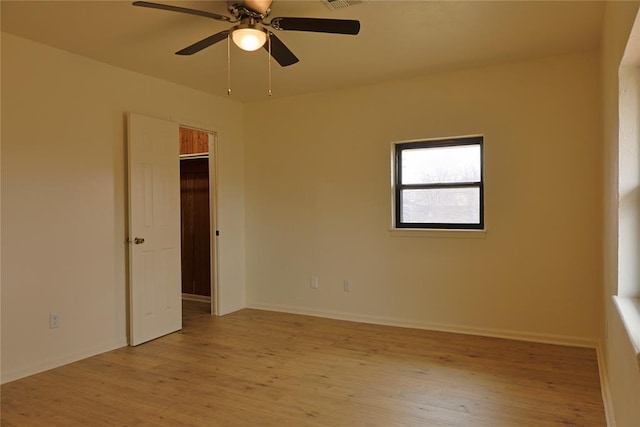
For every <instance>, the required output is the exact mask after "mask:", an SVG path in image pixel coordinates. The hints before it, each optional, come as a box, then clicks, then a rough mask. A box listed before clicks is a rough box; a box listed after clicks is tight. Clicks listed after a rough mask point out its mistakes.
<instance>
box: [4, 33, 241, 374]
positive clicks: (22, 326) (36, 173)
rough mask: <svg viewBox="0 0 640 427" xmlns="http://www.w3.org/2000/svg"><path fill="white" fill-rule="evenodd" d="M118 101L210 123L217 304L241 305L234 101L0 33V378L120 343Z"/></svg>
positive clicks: (122, 108) (122, 214)
mask: <svg viewBox="0 0 640 427" xmlns="http://www.w3.org/2000/svg"><path fill="white" fill-rule="evenodd" d="M127 111H133V112H137V113H142V114H147V115H151V116H156V117H160V118H164V119H168V120H174V121H178V122H180V123H182V124H187V125H191V126H197V127H201V128H204V129H207V130H212V131H215V132H217V134H218V142H219V145H218V154H219V160H218V177H219V188H220V191H219V195H218V197H219V209H218V228H219V229H220V230H221V236H220V238H219V261H220V262H219V264H220V269H219V277H220V298H221V303H222V306H221V307H220V311H221V313H227V312H230V311H233V310H236V309H239V308H242V307H243V306H244V299H245V296H244V247H243V244H244V218H243V215H244V194H243V189H244V182H243V181H244V169H243V161H244V151H243V138H244V135H243V131H242V129H243V119H242V117H243V107H242V105H241V104H239V103H236V102H232V101H229V100H225V99H222V98H218V97H214V96H211V95H208V94H205V93H202V92H197V91H194V90H190V89H186V88H184V87H181V86H178V85H175V84H171V83H167V82H164V81H160V80H156V79H152V78H149V77H146V76H143V75H140V74H135V73H131V72H128V71H124V70H121V69H118V68H114V67H111V66H107V65H105V64H102V63H98V62H95V61H91V60H88V59H86V58H82V57H79V56H76V55H72V54H69V53H66V52H63V51H60V50H56V49H52V48H49V47H46V46H44V45H40V44H36V43H33V42H30V41H27V40H25V39H21V38H17V37H15V36H12V35H9V34H3V36H2V123H3V127H2V151H3V153H2V193H1V194H2V255H3V258H2V274H1V275H2V344H3V347H2V380H3V381H7V380H10V379H13V378H17V377H20V376H23V375H26V374H30V373H33V372H37V371H40V370H43V369H47V368H50V367H53V366H56V365H59V364H62V363H65V362H69V361H71V360H75V359H78V358H81V357H84V356H88V355H91V354H95V353H99V352H101V351H104V350H108V349H111V348H114V347H118V346H121V345H124V344H125V343H126V298H125V296H126V281H125V279H126V272H125V261H126V254H125V243H124V242H125V238H126V236H125V218H126V206H125V200H126V181H125V170H126V168H125V128H124V123H125V119H124V115H125V112H127ZM176 143H177V142H176ZM50 312H56V313H59V314H60V318H61V327H60V329H57V330H49V329H48V314H49V313H50Z"/></svg>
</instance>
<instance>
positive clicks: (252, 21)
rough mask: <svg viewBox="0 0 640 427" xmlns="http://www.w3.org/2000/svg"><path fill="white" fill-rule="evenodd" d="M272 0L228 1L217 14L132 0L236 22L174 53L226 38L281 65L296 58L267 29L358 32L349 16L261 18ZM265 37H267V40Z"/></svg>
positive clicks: (186, 52) (185, 52) (268, 11)
mask: <svg viewBox="0 0 640 427" xmlns="http://www.w3.org/2000/svg"><path fill="white" fill-rule="evenodd" d="M272 2H273V0H244V1H240V2H228V3H229V6H228V9H229V12H230V13H231V15H232V16H231V17H230V16H225V15H218V14H216V13H212V12H206V11H203V10H196V9H188V8H184V7H179V6H172V5H167V4H161V3H152V2H147V1H135V2H133V5H134V6H140V7H148V8H152V9H162V10H168V11H172V12H180V13H187V14H190V15H198V16H204V17H206V18H211V19H215V20H218V21H224V22H228V23H230V24H236V25H234V26H233V27H231V28H229V29H228V30H224V31H220V32H219V33H216V34H213V35H211V36H209V37H207V38H204V39H202V40H200V41H198V42H196V43H194V44H192V45H190V46H187V47H185V48H184V49H181V50H179V51H177V52H176V55H193V54H194V53H197V52H200V51H201V50H203V49H205V48H207V47H209V46H212V45H214V44H216V43H218V42H220V41H222V40H224V39H227V38H229V36H231V39H232V40H233V42H234V43H235V44H236V45H237V46H238V47H239V48H240V49H242V50H246V51H255V50H258V49H260V48H261V47H264V48H265V49H266V50H267V51H268V52H269V53H270V54H271V56H272V57H273V59H275V60H276V61H277V62H278V64H280V65H281V66H283V67H287V66H289V65H293V64H295V63H296V62H298V61H299V59H298V58H297V57H296V56H295V55H294V54H293V52H291V50H289V48H288V47H287V46H285V44H284V43H283V42H282V41H281V40H280V39H279V38H278V37H277V36H276V35H275V34H274V33H273V32H272V31H271V29H274V30H279V31H307V32H314V33H331V34H350V35H356V34H358V33H359V32H360V22H359V21H356V20H351V19H325V18H291V17H284V18H273V19H271V20H270V21H269V22H263V21H264V20H265V19H266V18H267V17H268V16H269V15H270V14H271V4H272ZM267 40H268V41H269V42H268V43H267Z"/></svg>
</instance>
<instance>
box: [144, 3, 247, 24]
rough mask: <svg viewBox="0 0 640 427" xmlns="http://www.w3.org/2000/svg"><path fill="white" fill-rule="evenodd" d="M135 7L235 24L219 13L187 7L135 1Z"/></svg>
mask: <svg viewBox="0 0 640 427" xmlns="http://www.w3.org/2000/svg"><path fill="white" fill-rule="evenodd" d="M133 5H134V6H140V7H149V8H151V9H162V10H170V11H172V12H180V13H188V14H190V15H198V16H204V17H206V18H212V19H217V20H218V21H226V22H235V21H233V20H232V19H231V18H229V17H228V16H224V15H218V14H217V13H212V12H205V11H204V10H196V9H187V8H186V7H179V6H171V5H168V4H160V3H151V2H148V1H134V2H133Z"/></svg>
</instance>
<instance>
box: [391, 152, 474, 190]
mask: <svg viewBox="0 0 640 427" xmlns="http://www.w3.org/2000/svg"><path fill="white" fill-rule="evenodd" d="M401 155H402V171H401V175H402V184H437V183H451V182H480V145H479V144H477V145H476V144H474V145H458V146H455V147H430V148H411V149H403V150H402V152H401Z"/></svg>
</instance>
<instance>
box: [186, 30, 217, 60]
mask: <svg viewBox="0 0 640 427" xmlns="http://www.w3.org/2000/svg"><path fill="white" fill-rule="evenodd" d="M228 36H229V30H224V31H220V32H219V33H216V34H214V35H212V36H209V37H207V38H206V39H202V40H200V41H199V42H196V43H194V44H192V45H191V46H187V47H185V48H184V49H182V50H179V51H177V52H176V55H193V54H194V53H197V52H200V51H201V50H202V49H204V48H207V47H209V46H211V45H214V44H216V43H218V42H219V41H222V40H224V39H226V38H227V37H228Z"/></svg>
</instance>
